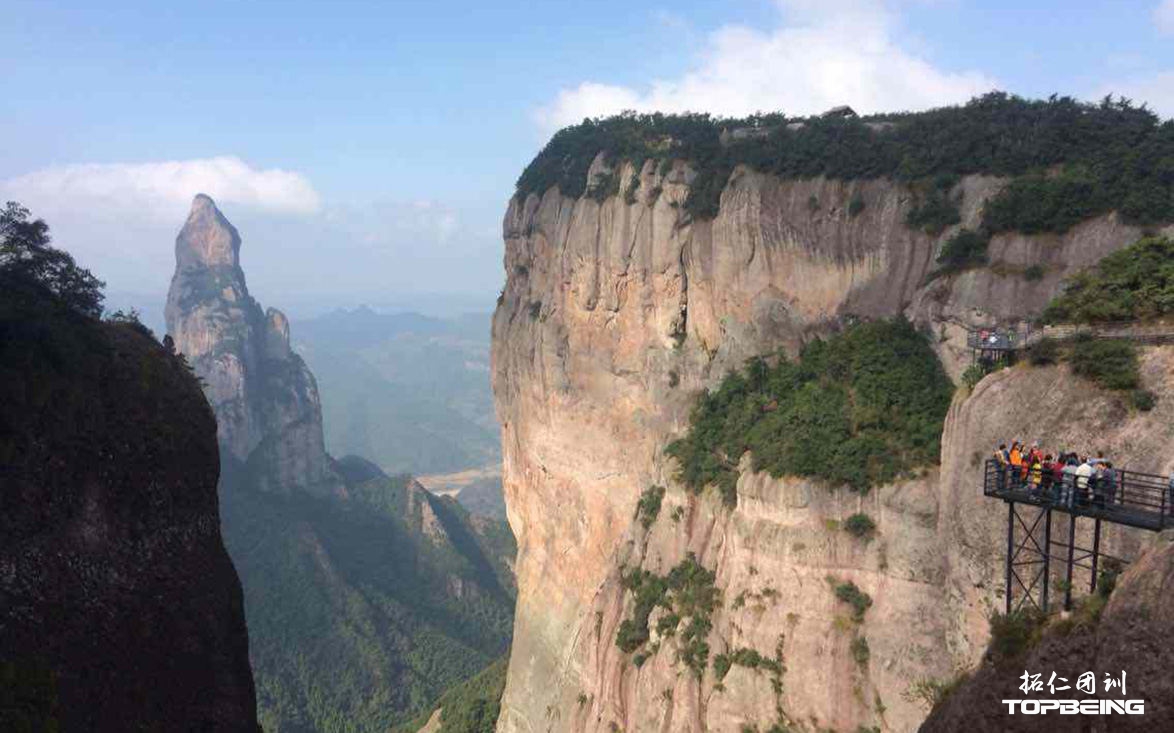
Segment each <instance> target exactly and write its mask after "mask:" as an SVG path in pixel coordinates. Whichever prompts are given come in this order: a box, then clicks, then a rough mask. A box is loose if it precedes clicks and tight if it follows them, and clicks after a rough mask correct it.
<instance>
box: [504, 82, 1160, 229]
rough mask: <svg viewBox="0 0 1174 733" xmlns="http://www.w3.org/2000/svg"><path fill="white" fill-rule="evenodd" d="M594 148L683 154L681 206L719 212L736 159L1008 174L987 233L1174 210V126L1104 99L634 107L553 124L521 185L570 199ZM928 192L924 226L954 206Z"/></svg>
mask: <svg viewBox="0 0 1174 733" xmlns="http://www.w3.org/2000/svg"><path fill="white" fill-rule="evenodd" d="M730 130H748V131H749V132H750V133H751V134H746V135H742V136H739V137H738V139H733V136H731V137H730V138H729V139H727V140H726V141H725V144H723V141H722V133H723V131H730ZM599 153H604V154H605V155H606V157H607V159H608V160H609V162H611V163H613V164H615V163H618V162H621V161H629V162H631V163H633V164H635V165H636V167H637V169H640V168H641V167H642V166H643V164H644V163H645V161H648V160H652V161H656V162H657V163H658V164H659V165H660V166H662V172H663V170H667V167H668V165H669V164H671V162H672V161H673V160H686V161H689V163H690V164H691V165H692V166H693V168H694V170H695V171H696V173H697V176H696V178H695V179H694V180H693V182H692V183H691V184H690V189H689V194H688V198H687V199H686V202H685V209H686V210H687V211H688V212H689V213H691V214H692V215H693V216H695V217H698V218H703V219H704V218H712V217H713V216H715V215H716V214H717V211H718V207H719V204H720V199H721V192H722V190H723V189H724V188H725V185H726V182H727V181H728V179H729V177H730V174H731V173H732V172H733V170H734V168H735V166H738V165H745V166H747V167H749V168H751V169H753V170H756V171H759V172H762V173H769V174H773V175H776V176H780V177H785V178H813V177H816V176H826V177H828V178H833V179H840V180H852V179H874V178H882V177H888V178H893V179H896V180H902V181H918V180H923V179H925V180H928V179H934V178H937V177H939V176H943V175H944V176H961V175H968V174H978V173H982V174H988V175H996V176H1006V177H1011V178H1013V179H1014V180H1013V181H1012V183H1011V184H1010V185H1009V186H1008V187H1007V188H1006V189H1005V190H1004V191H1002V192H1001V193H1000V194H999V195H997V196H996V197H995V198H994V199H993V200H992V201H990V202H989V203H988V205H987V210H986V212H985V214H984V222H983V224H984V227H985V228H986V229H988V230H989V231H990V232H992V233H993V232H1000V231H1006V230H1011V229H1017V230H1020V231H1024V232H1028V233H1034V232H1044V231H1064V230H1066V229H1068V228H1069V227H1071V226H1072V225H1074V224H1076V223H1077V222H1079V221H1081V220H1083V219H1085V218H1087V217H1089V216H1094V215H1096V214H1100V213H1105V212H1107V211H1110V210H1114V209H1116V210H1117V211H1119V212H1120V213H1121V215H1122V216H1123V217H1124V218H1125V220H1126V221H1129V222H1133V223H1138V224H1154V223H1158V222H1166V221H1170V220H1172V219H1174V196H1172V195H1171V193H1172V191H1174V123H1172V122H1169V121H1167V122H1162V121H1161V120H1160V119H1159V118H1158V117H1157V115H1155V114H1154V113H1153V112H1151V111H1150V110H1148V109H1146V108H1145V107H1144V106H1140V107H1139V106H1137V105H1134V104H1133V103H1132V102H1130V101H1129V100H1127V99H1113V98H1111V97H1106V98H1105V99H1104V100H1102V101H1101V102H1100V103H1098V104H1087V103H1082V102H1079V101H1077V100H1075V99H1073V98H1071V97H1057V96H1052V97H1050V98H1048V99H1046V100H1026V99H1022V98H1019V97H1016V96H1013V95H1008V94H1006V93H1003V92H991V93H989V94H986V95H983V96H981V97H977V98H975V99H973V100H971V101H970V102H969V103H967V104H965V105H962V106H956V107H943V108H940V109H934V110H929V111H926V112H918V113H903V114H884V115H873V116H869V117H861V118H855V117H851V116H829V117H812V118H788V117H786V116H785V115H783V114H781V113H772V114H758V115H753V116H750V117H745V118H740V119H735V118H719V117H711V116H709V115H705V114H683V115H664V114H660V113H653V114H636V113H634V112H628V113H624V114H621V115H618V116H615V117H609V118H605V119H586V120H584V121H583V122H581V123H580V124H578V125H574V126H571V127H567V128H565V129H563V130H561V131H559V132H558V133H556V134H555V135H554V137H553V138H551V140H550V142H549V143H547V145H546V147H544V148H543V150H542V151H541V152H540V153H539V154H538V155H537V157H535V158H534V160H533V161H532V162H531V163H530V164H529V165H528V166H527V167H526V169H525V170H524V171H523V172H522V175H521V176H520V177H519V179H518V183H517V193H518V195H520V196H526V195H528V194H531V193H537V194H540V195H541V194H542V193H543V192H545V191H546V190H547V189H549V188H551V187H553V186H558V188H559V190H560V191H561V192H562V194H563V195H565V196H571V197H575V198H577V197H580V196H582V195H583V194H584V192H585V191H586V189H587V186H588V181H587V172H588V169H589V168H590V166H591V163H592V161H593V160H594V159H595V157H596V155H598V154H599ZM600 183H605V184H606V186H603V185H597V186H596V187H595V188H596V191H595V192H596V195H598V194H599V193H602V191H604V190H611V189H613V188H614V187H615V186H617V185H618V183H613V182H611V181H610V180H608V181H601V182H600ZM935 190H937V189H936V188H935ZM929 198H932V199H933V200H932V201H930V202H929V203H931V204H933V206H931V207H930V209H928V210H927V211H928V212H929V213H932V216H931V217H930V218H929V219H928V220H927V221H926V222H925V223H926V224H928V225H930V228H931V229H939V230H940V226H941V225H942V224H943V223H945V222H947V221H948V220H950V219H953V218H954V216H955V215H954V214H951V213H950V208H951V207H949V206H946V205H945V204H948V203H949V201H947V200H946V197H945V195H944V193H936V194H935V193H931V194H930V197H929ZM924 204H925V202H923V203H922V204H920V205H919V207H924ZM955 220H956V219H955Z"/></svg>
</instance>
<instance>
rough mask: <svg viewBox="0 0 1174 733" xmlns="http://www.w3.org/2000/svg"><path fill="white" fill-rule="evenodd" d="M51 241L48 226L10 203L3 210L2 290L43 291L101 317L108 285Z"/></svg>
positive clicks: (0, 230) (0, 215) (0, 232)
mask: <svg viewBox="0 0 1174 733" xmlns="http://www.w3.org/2000/svg"><path fill="white" fill-rule="evenodd" d="M51 241H52V240H51V239H50V237H49V225H48V224H46V223H45V222H44V221H43V220H41V219H30V218H29V210H28V209H26V208H24V207H23V206H21V205H20V204H18V203H16V202H15V201H9V202H8V204H7V205H6V206H5V207H4V209H3V210H2V211H0V287H2V288H4V289H5V290H7V291H18V290H28V289H34V290H41V291H44V292H47V293H49V294H51V295H52V296H53V297H54V298H55V299H57V300H58V301H59V302H61V303H62V304H64V305H65V306H67V307H69V308H72V309H73V310H75V311H77V312H79V313H82V314H83V315H87V316H91V317H93V318H97V317H99V316H101V315H102V300H103V298H104V296H103V295H102V288H103V286H104V285H105V283H103V282H102V281H101V280H99V279H98V278H96V277H94V275H93V274H91V273H90V271H89V270H87V269H85V268H84V267H79V266H78V264H77V263H76V262H74V260H73V257H72V256H71V255H70V254H69V253H68V252H65V251H63V250H59V249H57V248H55V247H53V246H52V245H51V244H50V242H51Z"/></svg>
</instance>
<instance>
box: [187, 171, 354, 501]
mask: <svg viewBox="0 0 1174 733" xmlns="http://www.w3.org/2000/svg"><path fill="white" fill-rule="evenodd" d="M240 245H241V239H240V235H239V234H238V233H237V230H236V228H235V227H233V226H232V224H230V223H229V222H228V220H227V219H225V218H224V215H223V214H221V213H220V210H219V209H217V208H216V204H215V203H214V202H213V201H212V199H211V198H209V197H207V196H205V195H203V194H200V195H198V196H196V198H195V200H194V201H193V202H192V210H191V213H190V214H189V216H188V219H187V222H186V223H185V224H184V226H183V229H182V230H181V231H180V233H179V236H178V237H176V240H175V262H176V269H175V275H174V277H172V279H171V289H170V290H169V291H168V294H167V309H166V318H167V330H168V332H169V333H170V334H171V335H172V337H173V338H174V339H175V345H176V348H177V349H178V350H179V351H180V352H181V353H183V354H184V355H185V356H186V357H187V358H188V360H189V361H190V362H191V364H192V366H193V367H194V369H195V370H196V373H197V374H199V375H200V377H201V378H202V379H203V380H204V382H205V393H206V394H207V395H208V399H209V401H210V402H211V403H212V407H213V409H214V410H215V411H216V416H217V422H218V426H219V432H218V435H219V439H220V446H221V449H222V451H221V458H222V460H224V461H225V467H226V470H231V471H236V470H241V469H243V470H245V471H247V472H248V474H249V475H250V476H252V477H253V478H254V480H255V482H256V483H257V484H258V485H259V486H260V487H261V488H263V489H264V490H267V491H276V492H289V491H291V490H293V489H298V490H302V491H308V492H311V493H315V494H320V495H326V494H330V493H332V492H335V491H339V490H340V489H341V487H342V481H341V480H340V479H339V477H338V476H337V474H335V472H334V471H333V470H332V468H331V466H330V462H329V460H328V458H327V455H326V448H325V444H324V442H323V439H322V405H321V402H320V401H319V399H318V386H317V384H316V383H315V382H314V375H313V374H311V373H310V370H309V369H307V368H306V365H305V362H303V361H302V358H301V357H300V356H298V355H297V354H295V353H293V351H291V350H290V345H289V321H288V320H287V319H286V317H285V315H284V314H283V313H282V312H281V311H279V310H277V309H275V308H270V309H268V310H267V311H262V309H261V306H260V304H258V303H257V301H255V300H253V298H252V296H250V295H249V289H248V287H247V286H246V284H245V275H244V272H243V271H242V270H241V267H240Z"/></svg>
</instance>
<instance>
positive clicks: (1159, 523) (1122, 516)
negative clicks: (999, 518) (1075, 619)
mask: <svg viewBox="0 0 1174 733" xmlns="http://www.w3.org/2000/svg"><path fill="white" fill-rule="evenodd" d="M1114 470H1115V472H1116V479H1115V480H1114V481H1113V482H1112V484H1111V485H1110V484H1107V483H1105V482H1100V483H1098V482H1096V481H1090V480H1087V479H1086V480H1084V482H1083V483H1081V479H1077V480H1076V482H1074V483H1073V484H1072V485H1068V486H1066V485H1065V483H1064V482H1063V481H1056V480H1047V479H1046V478H1043V479H1041V481H1040V482H1039V484H1038V485H1037V484H1035V483H1033V482H1032V481H1031V478H1030V477H1027V478H1025V477H1023V476H1022V475H1021V474H1019V473H1018V471H1017V470H1016V469H1014V468H1008V469H1003V468H1001V467H1000V466H999V464H998V463H997V462H996V461H995V460H994V459H990V460H988V461H987V462H986V465H985V467H984V473H983V494H985V495H986V496H989V497H993V498H996V499H1002V500H1003V501H1004V502H1006V504H1007V559H1006V570H1005V576H1006V599H1005V600H1006V612H1007V613H1011V612H1012V611H1017V610H1019V609H1021V608H1023V607H1024V606H1025V605H1031V606H1034V607H1036V608H1038V609H1039V610H1041V611H1045V612H1046V611H1047V610H1048V605H1049V601H1050V597H1049V590H1050V589H1049V587H1048V586H1049V580H1050V576H1051V571H1052V563H1053V562H1059V563H1061V564H1062V567H1063V568H1064V583H1063V584H1062V589H1063V592H1064V608H1065V609H1070V608H1071V607H1072V588H1073V572H1074V569H1076V568H1080V569H1082V570H1087V571H1088V573H1089V592H1090V593H1091V592H1092V591H1093V590H1095V589H1096V583H1097V570H1098V565H1099V564H1100V562H1101V560H1102V558H1109V557H1110V556H1108V555H1105V554H1103V553H1102V552H1101V551H1100V544H1101V524H1102V523H1103V522H1111V523H1113V524H1119V525H1123V526H1127V527H1136V528H1139V529H1146V530H1151V531H1155V532H1156V531H1161V530H1163V529H1166V528H1167V527H1174V506H1172V505H1171V500H1172V491H1171V488H1170V480H1169V479H1168V478H1167V477H1165V476H1159V475H1156V474H1149V473H1141V472H1139V471H1128V470H1122V469H1119V468H1117V469H1114ZM1054 513H1059V514H1060V515H1061V521H1063V517H1065V516H1066V518H1067V524H1068V532H1067V537H1066V539H1065V540H1064V541H1057V540H1056V539H1054V538H1053V537H1052V521H1053V518H1052V515H1053V514H1054ZM1082 519H1083V520H1088V521H1091V522H1092V524H1093V534H1092V537H1093V539H1092V547H1091V548H1083V547H1077V546H1076V542H1075V538H1076V528H1077V520H1082ZM1056 550H1058V551H1060V552H1061V553H1062V554H1060V555H1054V554H1053V551H1056ZM1112 559H1114V560H1117V561H1118V562H1121V559H1120V558H1112ZM1016 597H1018V601H1016Z"/></svg>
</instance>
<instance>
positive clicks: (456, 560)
mask: <svg viewBox="0 0 1174 733" xmlns="http://www.w3.org/2000/svg"><path fill="white" fill-rule="evenodd" d="M240 247H241V238H240V235H239V233H238V232H237V230H236V229H235V228H234V227H233V226H232V224H230V223H229V221H228V220H227V219H226V218H225V217H224V215H223V214H222V213H221V212H220V210H219V209H218V208H217V207H216V205H215V203H214V202H213V201H212V199H211V198H209V197H207V196H204V195H199V196H196V197H195V200H194V201H193V203H192V208H191V212H190V214H189V216H188V218H187V221H186V222H185V224H184V226H183V228H182V229H181V231H180V233H179V236H178V237H177V238H176V242H175V254H176V271H175V276H174V277H173V279H172V283H171V290H170V292H169V295H168V301H167V311H166V313H167V324H168V331H169V332H170V333H171V334H172V336H173V337H174V339H175V345H176V348H177V349H178V351H179V352H180V353H182V354H184V355H185V356H186V357H187V358H188V359H189V360H190V361H191V364H192V367H193V369H194V371H195V373H196V374H197V375H198V376H199V377H200V378H201V379H202V380H203V384H204V392H205V394H206V395H207V398H208V402H210V403H211V405H212V408H213V410H214V411H215V415H216V420H217V423H218V428H219V431H218V438H219V444H220V459H221V464H222V472H221V480H220V485H219V490H220V496H221V507H222V513H221V518H222V521H223V526H224V537H225V544H226V546H227V548H228V551H229V553H231V555H232V558H233V561H234V562H235V563H236V566H237V568H238V569H239V571H240V575H241V582H242V585H243V586H244V601H245V614H246V617H247V620H248V625H249V651H250V658H251V660H252V662H253V669H254V673H255V677H256V687H257V707H258V713H259V718H260V720H261V723H262V724H263V725H264V726H265V729H266V730H268V731H270V732H271V733H283V732H284V733H290V732H295V733H296V732H299V731H381V732H382V731H386V730H388V729H390V728H391V727H392V726H396V725H398V724H400V723H404V722H407V721H409V720H410V719H412V718H413V717H414V716H415V715H416V714H418V713H421V712H424V711H429V710H430V709H429V706H430V705H431V704H432V703H433V702H434V701H435V700H436V699H437V698H438V697H439V696H440V695H441V693H442V692H444V690H445V689H446V688H447V687H449V686H451V685H454V684H456V683H459V682H461V681H463V680H467V679H469V678H471V677H473V676H474V675H476V674H477V673H478V672H479V671H480V670H481V669H483V668H484V667H486V666H488V665H489V664H490V663H491V662H493V661H494V660H496V659H498V658H499V657H500V656H501V655H502V654H503V653H504V652H505V650H506V648H507V647H508V643H509V633H510V619H511V615H512V610H513V597H514V581H513V576H512V572H511V568H510V562H511V561H512V557H513V554H514V543H513V538H512V537H511V536H510V534H509V529H508V527H506V526H505V525H504V523H502V522H501V521H499V520H496V519H489V518H485V517H475V516H471V515H470V514H469V513H468V512H466V511H465V510H464V508H462V507H461V506H460V505H459V504H457V502H456V501H455V500H453V499H451V498H446V497H439V496H434V495H432V494H431V493H429V492H428V491H427V490H425V489H424V488H423V487H422V486H421V485H420V484H419V483H418V482H417V481H415V480H414V479H413V478H412V477H410V476H406V475H397V476H389V475H387V474H386V473H384V472H383V471H382V470H381V469H380V468H379V467H378V466H376V465H375V464H374V463H371V462H370V461H368V460H365V459H363V458H360V457H358V456H345V457H342V458H340V459H338V460H335V459H334V458H333V457H332V456H330V455H329V454H328V453H327V452H326V449H325V445H324V440H323V431H322V408H321V401H320V397H319V393H318V385H317V382H316V381H315V379H314V375H313V374H312V373H311V372H310V369H309V368H308V367H307V366H306V364H305V362H304V361H303V359H302V357H301V356H300V355H299V354H298V353H297V352H296V350H295V349H294V348H293V347H292V346H291V342H290V333H289V324H288V321H287V319H286V317H285V316H284V315H283V314H282V313H281V312H280V311H278V310H276V309H274V308H269V309H267V310H262V308H261V306H260V304H258V303H257V301H256V300H255V299H253V297H252V296H251V295H250V294H249V291H248V287H247V284H246V282H245V275H244V272H243V270H242V268H241V266H240Z"/></svg>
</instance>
